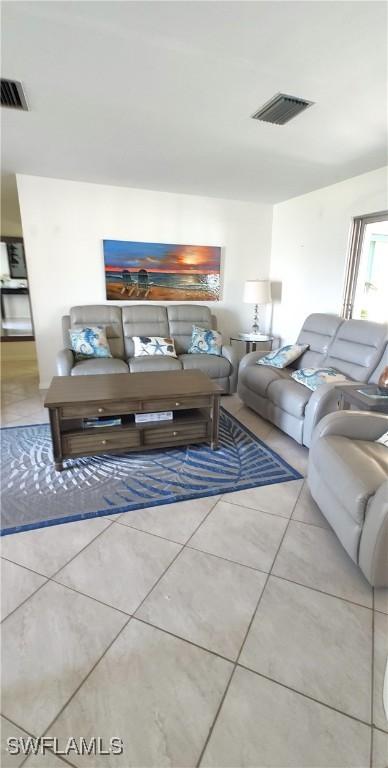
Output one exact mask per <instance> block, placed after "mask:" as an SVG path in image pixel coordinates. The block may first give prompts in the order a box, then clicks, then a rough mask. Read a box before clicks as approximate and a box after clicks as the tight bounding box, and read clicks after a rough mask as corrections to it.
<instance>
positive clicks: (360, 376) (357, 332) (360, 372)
mask: <svg viewBox="0 0 388 768" xmlns="http://www.w3.org/2000/svg"><path fill="white" fill-rule="evenodd" d="M387 339H388V326H387V325H386V324H384V323H372V322H369V321H368V320H346V321H345V322H343V323H342V325H341V326H340V328H339V329H338V331H337V333H336V335H335V338H334V340H333V342H332V344H331V345H330V348H329V351H328V354H327V355H326V357H325V359H324V361H323V364H324V365H325V366H328V367H329V366H330V367H332V368H336V369H337V370H338V371H340V372H341V373H343V374H345V376H348V377H349V378H351V379H354V380H355V381H368V379H369V377H370V376H371V374H372V373H373V371H374V369H375V368H376V366H377V365H378V363H379V362H380V359H381V357H382V354H383V351H384V347H385V346H386V344H387Z"/></svg>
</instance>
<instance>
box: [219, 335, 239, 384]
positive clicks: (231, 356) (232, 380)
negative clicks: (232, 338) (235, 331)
mask: <svg viewBox="0 0 388 768" xmlns="http://www.w3.org/2000/svg"><path fill="white" fill-rule="evenodd" d="M221 354H222V357H226V359H227V360H229V362H230V364H231V366H232V372H231V374H230V376H229V393H230V394H232V393H233V392H235V391H236V389H237V374H238V354H237V352H236V350H235V349H234V347H233V346H232V344H223V345H222V348H221Z"/></svg>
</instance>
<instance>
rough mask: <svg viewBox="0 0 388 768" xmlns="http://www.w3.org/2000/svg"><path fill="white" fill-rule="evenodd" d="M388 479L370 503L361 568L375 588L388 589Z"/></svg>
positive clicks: (364, 530) (362, 538) (366, 516)
mask: <svg viewBox="0 0 388 768" xmlns="http://www.w3.org/2000/svg"><path fill="white" fill-rule="evenodd" d="M387 552H388V479H387V480H386V481H385V483H383V484H382V485H380V488H378V489H377V491H376V493H375V495H374V496H372V498H371V499H370V500H369V502H368V506H367V509H366V514H365V522H364V526H363V529H362V534H361V540H360V552H359V566H360V568H361V570H362V572H363V574H364V576H365V577H366V578H367V579H368V581H369V583H370V584H372V585H373V586H374V587H388V557H387Z"/></svg>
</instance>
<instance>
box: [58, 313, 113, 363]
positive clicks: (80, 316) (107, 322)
mask: <svg viewBox="0 0 388 768" xmlns="http://www.w3.org/2000/svg"><path fill="white" fill-rule="evenodd" d="M88 325H102V326H103V327H104V328H105V333H106V337H107V339H108V343H109V348H110V351H111V353H112V355H113V357H118V358H124V338H123V325H122V318H121V308H120V307H112V306H109V305H108V304H90V305H85V306H81V307H72V308H71V310H70V314H69V316H67V315H65V316H64V318H63V319H62V328H63V336H64V339H63V341H64V343H65V346H66V347H69V346H70V339H69V333H68V329H69V328H75V329H76V328H84V327H85V326H88ZM66 336H67V338H66Z"/></svg>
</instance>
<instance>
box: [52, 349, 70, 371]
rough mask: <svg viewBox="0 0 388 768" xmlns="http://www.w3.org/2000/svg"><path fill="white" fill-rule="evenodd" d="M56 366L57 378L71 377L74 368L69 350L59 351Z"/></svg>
mask: <svg viewBox="0 0 388 768" xmlns="http://www.w3.org/2000/svg"><path fill="white" fill-rule="evenodd" d="M56 366H57V375H58V376H70V375H71V369H72V368H73V366H74V354H73V352H72V351H71V349H61V351H60V352H58V354H57V360H56Z"/></svg>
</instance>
